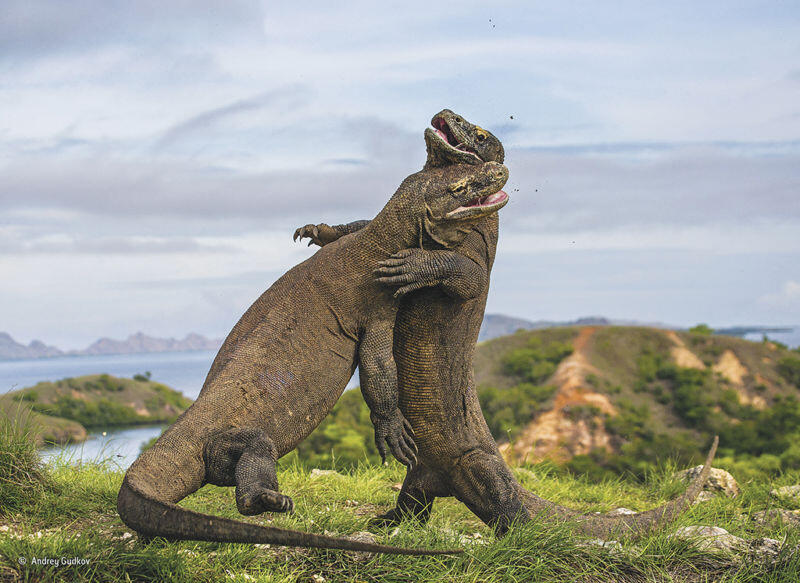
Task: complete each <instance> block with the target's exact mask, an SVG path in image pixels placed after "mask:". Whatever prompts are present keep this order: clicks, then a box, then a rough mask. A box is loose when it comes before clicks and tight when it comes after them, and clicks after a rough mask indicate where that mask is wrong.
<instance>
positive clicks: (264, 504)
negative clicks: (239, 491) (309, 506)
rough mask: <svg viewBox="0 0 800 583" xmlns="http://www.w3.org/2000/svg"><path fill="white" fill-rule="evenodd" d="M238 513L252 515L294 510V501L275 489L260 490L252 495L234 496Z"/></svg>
mask: <svg viewBox="0 0 800 583" xmlns="http://www.w3.org/2000/svg"><path fill="white" fill-rule="evenodd" d="M236 507H237V508H238V509H239V513H240V514H244V515H245V516H253V515H255V514H261V513H262V512H288V513H289V514H291V513H292V512H294V501H293V500H292V499H291V498H289V497H288V496H284V495H283V494H281V493H280V492H276V491H275V490H262V491H260V492H257V493H255V494H252V495H242V496H237V497H236Z"/></svg>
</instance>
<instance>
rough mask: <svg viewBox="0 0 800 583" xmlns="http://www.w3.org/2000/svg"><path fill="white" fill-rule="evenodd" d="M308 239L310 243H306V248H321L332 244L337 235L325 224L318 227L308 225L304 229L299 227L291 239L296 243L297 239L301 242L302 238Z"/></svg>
mask: <svg viewBox="0 0 800 583" xmlns="http://www.w3.org/2000/svg"><path fill="white" fill-rule="evenodd" d="M306 237H308V238H309V239H310V241H309V242H308V246H309V247H311V245H319V246H320V247H323V246H325V245H327V244H328V243H333V242H334V241H335V240H336V239H338V238H339V234H338V233H337V232H336V231H335V230H334V229H333V227H331V226H330V225H326V224H325V223H320V224H318V225H312V224H308V225H306V226H305V227H300V228H299V229H297V230H296V231H295V232H294V237H292V239H293V240H294V241H297V240H298V239H300V240H303V239H304V238H306Z"/></svg>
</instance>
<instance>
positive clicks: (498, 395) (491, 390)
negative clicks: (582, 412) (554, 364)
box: [478, 383, 557, 439]
mask: <svg viewBox="0 0 800 583" xmlns="http://www.w3.org/2000/svg"><path fill="white" fill-rule="evenodd" d="M556 390H557V388H556V387H553V386H550V385H543V386H542V385H534V384H531V383H520V384H518V385H515V386H513V387H511V388H509V389H497V388H495V387H480V388H479V389H478V399H479V400H480V403H481V409H483V416H484V417H485V419H486V423H487V425H489V430H490V431H491V432H492V435H493V436H494V438H495V439H507V438H508V434H509V432H511V433H513V432H516V431H518V430H519V429H520V428H522V427H524V426H525V425H527V424H528V423H530V422H531V420H532V419H533V416H534V415H535V414H536V413H537V411H539V410H541V408H542V404H543V403H545V402H546V401H547V400H548V399H550V397H552V396H553V394H554V393H555V392H556Z"/></svg>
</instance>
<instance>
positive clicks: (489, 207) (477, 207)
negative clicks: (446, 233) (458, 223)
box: [445, 190, 508, 219]
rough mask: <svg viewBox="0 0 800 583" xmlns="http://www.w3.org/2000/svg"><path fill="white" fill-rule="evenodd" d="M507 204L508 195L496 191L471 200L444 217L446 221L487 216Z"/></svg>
mask: <svg viewBox="0 0 800 583" xmlns="http://www.w3.org/2000/svg"><path fill="white" fill-rule="evenodd" d="M507 202H508V194H506V193H505V192H504V191H502V190H498V191H497V192H495V193H494V194H487V195H486V196H479V197H476V198H473V199H472V200H471V201H469V202H468V203H467V204H465V205H464V206H460V207H458V208H457V209H455V210H452V211H450V212H449V213H447V214H446V215H445V218H448V219H466V218H469V217H472V216H474V215H478V214H481V215H488V214H491V213H493V212H495V211H498V210H500V209H501V208H503V207H504V206H505V205H506V203H507Z"/></svg>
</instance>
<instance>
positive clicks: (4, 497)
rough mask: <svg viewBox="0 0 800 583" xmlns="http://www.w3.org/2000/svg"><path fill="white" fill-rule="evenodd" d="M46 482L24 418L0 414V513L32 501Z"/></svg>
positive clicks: (11, 510)
mask: <svg viewBox="0 0 800 583" xmlns="http://www.w3.org/2000/svg"><path fill="white" fill-rule="evenodd" d="M46 481H47V474H46V473H45V470H44V468H43V467H42V464H41V460H40V459H39V454H38V452H37V451H36V443H35V441H34V437H33V431H32V429H31V426H30V422H29V420H28V417H27V416H25V417H23V415H22V414H20V412H17V414H16V415H15V416H14V417H11V416H6V415H5V414H0V515H7V514H8V513H9V512H13V511H15V510H18V509H19V508H21V507H22V506H24V505H26V504H27V503H30V502H33V501H35V500H36V499H37V498H38V497H39V496H41V495H42V493H43V490H44V485H45V483H46Z"/></svg>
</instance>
